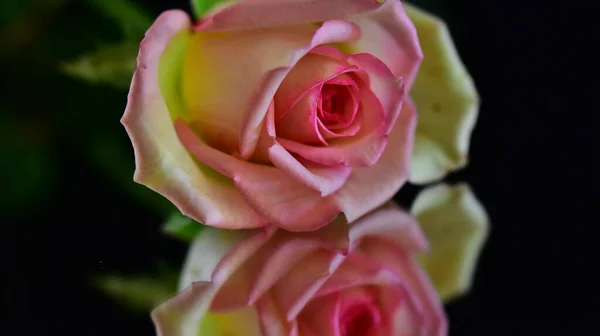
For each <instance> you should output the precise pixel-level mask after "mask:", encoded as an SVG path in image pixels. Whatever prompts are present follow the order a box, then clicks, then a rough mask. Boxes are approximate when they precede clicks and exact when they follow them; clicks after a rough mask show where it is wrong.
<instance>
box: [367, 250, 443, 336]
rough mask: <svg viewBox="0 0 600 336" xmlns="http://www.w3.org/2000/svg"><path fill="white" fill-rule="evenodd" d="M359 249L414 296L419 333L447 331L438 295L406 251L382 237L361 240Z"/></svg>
mask: <svg viewBox="0 0 600 336" xmlns="http://www.w3.org/2000/svg"><path fill="white" fill-rule="evenodd" d="M360 252H361V253H363V254H364V255H365V256H366V257H367V258H370V259H371V260H376V261H377V263H379V265H380V266H381V267H382V268H384V269H386V270H390V271H391V272H393V273H394V274H396V276H397V277H398V278H400V279H402V283H404V285H405V286H404V288H405V289H406V290H407V292H408V293H409V295H414V296H415V298H416V299H415V300H416V301H417V302H419V303H420V305H421V307H422V310H423V326H424V328H425V330H424V331H423V335H437V336H443V335H446V334H447V328H448V326H447V322H446V316H445V313H444V308H443V306H442V304H441V302H440V299H439V296H438V294H437V292H436V290H435V288H434V287H433V285H432V283H431V281H430V280H429V278H428V277H427V274H425V272H424V271H423V270H422V269H421V268H420V267H419V265H418V264H417V263H416V262H415V261H414V260H412V258H410V256H408V254H407V253H406V251H404V250H402V249H401V248H399V247H398V246H397V245H395V244H393V243H391V242H388V241H385V240H375V239H373V240H365V241H363V243H361V245H360Z"/></svg>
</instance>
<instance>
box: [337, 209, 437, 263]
mask: <svg viewBox="0 0 600 336" xmlns="http://www.w3.org/2000/svg"><path fill="white" fill-rule="evenodd" d="M348 236H349V238H350V245H351V247H355V246H357V245H358V244H360V242H361V241H362V240H363V239H364V238H369V237H371V238H378V239H384V240H388V241H392V242H394V243H395V244H397V245H398V246H401V247H402V248H403V249H405V250H406V251H408V252H425V251H427V249H428V243H427V239H426V238H425V235H424V234H423V232H422V231H421V228H420V227H419V223H417V220H416V219H415V218H414V217H413V216H411V215H410V214H409V213H408V212H405V211H402V210H401V209H400V207H398V205H396V204H394V203H393V202H388V203H387V204H385V205H384V206H382V207H380V208H379V209H377V210H375V211H373V212H371V213H369V214H367V215H366V216H364V217H362V218H360V219H359V220H358V221H356V222H355V223H354V224H351V227H350V232H349V235H348Z"/></svg>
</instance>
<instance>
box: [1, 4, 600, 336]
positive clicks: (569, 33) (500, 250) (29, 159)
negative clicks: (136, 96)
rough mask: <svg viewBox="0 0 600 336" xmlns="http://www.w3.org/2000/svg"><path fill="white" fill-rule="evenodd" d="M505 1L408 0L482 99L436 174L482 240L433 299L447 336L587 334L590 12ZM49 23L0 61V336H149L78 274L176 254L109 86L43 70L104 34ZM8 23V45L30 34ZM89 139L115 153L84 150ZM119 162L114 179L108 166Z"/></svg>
mask: <svg viewBox="0 0 600 336" xmlns="http://www.w3.org/2000/svg"><path fill="white" fill-rule="evenodd" d="M523 2H525V3H522V2H518V1H512V2H506V1H481V0H470V1H467V0H463V1H459V0H455V1H441V0H440V1H414V3H417V4H420V5H421V6H422V7H424V8H425V9H429V10H430V11H432V12H434V13H437V14H438V15H440V16H442V17H443V18H445V19H446V21H447V22H448V25H449V28H450V30H451V32H452V34H453V37H454V40H455V43H456V46H457V48H458V50H459V52H460V55H461V57H462V59H463V61H464V63H465V64H466V66H467V68H468V69H469V71H470V73H471V75H472V76H473V78H474V80H475V83H476V85H477V87H478V90H479V93H480V95H481V98H482V107H481V112H480V117H479V122H478V124H477V127H476V129H475V131H474V133H473V137H472V141H471V143H472V145H471V154H470V165H469V166H468V167H467V168H466V169H465V170H464V171H461V172H458V173H456V174H453V175H452V176H450V177H449V180H450V181H466V182H468V183H470V184H471V186H472V188H473V190H474V192H475V193H476V195H477V196H478V198H479V199H480V200H481V202H482V203H483V204H484V206H485V207H486V209H487V211H488V214H489V216H490V218H491V222H492V232H491V235H490V237H489V240H488V243H487V245H486V247H485V249H484V251H483V254H482V257H481V258H480V264H479V268H478V271H477V275H476V278H475V283H474V287H473V289H472V291H471V293H470V294H469V295H468V296H466V297H464V298H461V299H458V300H456V301H454V302H452V303H450V304H449V305H448V306H447V312H448V315H449V318H450V325H451V328H450V334H451V335H454V336H467V335H580V334H582V335H591V334H595V333H597V330H596V329H593V327H595V325H596V324H595V323H594V322H595V320H596V319H598V313H599V311H598V301H597V300H598V295H597V290H598V288H599V287H598V284H599V282H598V280H597V277H596V278H592V277H593V275H592V272H591V270H592V269H595V268H597V265H598V258H597V256H598V253H597V245H598V243H597V239H596V236H595V235H594V233H593V232H594V231H593V230H592V228H594V227H595V226H597V225H598V224H599V220H598V216H597V211H593V210H595V209H596V208H597V207H598V201H599V200H600V197H599V196H600V195H599V190H600V189H599V187H600V186H599V185H598V177H597V175H596V174H598V172H599V171H600V170H599V168H600V167H599V166H598V163H597V160H596V161H594V160H595V159H596V158H594V156H597V155H598V153H599V150H598V145H599V142H598V141H597V139H598V126H597V125H598V123H597V118H596V115H597V113H598V112H599V111H598V104H597V103H594V102H597V97H598V84H597V82H598V80H597V78H598V77H597V76H596V75H595V73H594V71H595V69H593V66H594V64H595V63H597V62H598V58H597V57H596V56H595V55H594V54H593V53H592V51H591V48H590V47H591V46H594V45H596V46H597V41H598V38H597V37H596V36H595V35H597V34H598V28H597V27H598V26H597V22H598V19H597V18H596V19H594V18H593V17H590V18H587V17H586V15H587V16H593V13H594V11H593V8H591V4H592V2H587V3H586V2H585V1H570V2H564V1H563V2H551V1H523ZM137 3H139V4H142V5H143V6H145V8H146V9H148V12H149V13H151V15H152V17H155V16H156V15H157V14H158V13H160V12H161V11H162V10H165V9H168V8H185V9H188V10H189V6H188V2H187V1H137ZM586 4H588V5H587V6H588V7H589V8H585V6H586ZM57 13H58V14H56V16H55V17H54V20H53V21H52V22H50V23H48V24H47V25H45V26H43V25H42V24H43V22H36V24H39V25H42V28H40V29H38V35H35V34H34V35H35V37H34V38H32V39H30V40H29V42H28V44H27V43H26V44H24V46H23V47H20V48H19V49H18V50H17V51H16V52H15V53H14V54H12V55H10V56H9V57H6V58H4V59H2V62H3V64H2V67H1V68H0V69H1V70H0V71H2V76H1V78H2V79H1V82H2V83H1V87H0V88H1V92H0V95H1V98H2V101H1V104H2V105H0V107H1V110H0V115H1V117H2V119H0V123H1V124H2V127H3V128H2V129H1V130H0V135H1V136H2V137H3V138H2V146H3V149H2V150H3V153H2V158H1V160H2V161H1V166H2V167H1V168H0V169H1V170H0V173H1V175H0V181H2V186H1V188H2V192H1V194H3V196H2V199H0V201H2V212H1V213H0V216H1V217H0V219H1V220H2V222H3V223H2V224H1V226H0V230H1V238H2V239H1V244H2V245H1V251H2V254H1V255H2V256H3V258H2V260H3V266H2V268H0V269H2V270H3V271H2V272H1V274H3V278H5V279H8V285H2V306H3V310H4V309H5V308H6V309H7V312H8V315H6V314H4V313H3V314H2V315H1V316H2V320H3V322H2V324H3V326H2V327H1V329H0V330H2V331H1V332H0V334H3V335H4V334H6V335H12V334H18V335H34V334H35V335H106V334H111V335H112V334H115V335H126V334H128V335H149V334H152V333H153V327H152V324H151V322H150V320H149V317H148V316H147V315H144V314H141V315H135V314H132V313H130V312H129V311H127V310H125V309H124V308H122V307H121V306H120V305H118V304H117V303H115V302H114V301H112V300H110V299H108V298H106V296H105V295H104V294H102V293H100V292H98V291H97V290H96V289H94V288H93V287H91V286H90V285H89V279H90V277H91V276H92V275H97V274H103V273H110V272H121V273H125V274H138V273H144V272H148V271H149V270H152V269H154V268H155V267H156V263H157V262H158V261H161V260H162V261H165V262H167V263H171V264H173V265H175V266H176V265H179V264H180V263H181V261H182V258H183V256H184V255H185V251H186V246H185V245H184V244H183V243H180V242H179V241H177V240H174V239H171V238H168V237H165V236H164V235H163V234H161V233H160V231H159V229H158V228H159V226H160V224H161V223H162V221H163V220H164V214H163V213H162V212H161V211H162V210H160V209H159V208H160V207H161V206H162V205H158V204H161V203H160V199H159V200H156V199H153V202H155V203H145V202H140V201H139V200H138V199H136V197H135V195H136V193H143V191H142V192H140V191H139V190H141V189H136V188H138V187H137V186H135V185H134V186H133V187H132V186H129V184H131V185H133V182H130V181H131V176H132V173H133V156H132V152H131V147H130V144H129V141H128V139H127V136H126V134H125V131H124V129H123V128H122V126H121V125H120V124H119V119H120V116H121V114H122V111H123V109H124V106H125V102H126V101H125V99H126V97H125V94H124V92H123V91H122V90H117V89H111V88H108V87H105V86H89V85H87V84H82V82H80V81H77V80H75V79H71V78H68V77H66V76H64V75H61V74H60V73H58V72H51V71H46V70H44V69H50V68H52V69H54V68H55V65H54V63H52V62H55V61H56V60H61V59H62V60H67V59H72V58H74V57H76V56H77V55H78V54H80V53H81V52H83V51H85V50H87V49H89V48H90V47H93V46H95V45H97V44H98V43H99V42H109V41H112V40H115V39H116V38H117V36H118V35H119V32H118V30H117V29H116V28H114V25H110V24H107V23H106V19H105V18H104V17H102V16H101V15H95V13H94V10H93V9H90V7H89V6H87V5H86V4H85V3H84V2H83V1H71V2H69V3H68V4H65V5H64V6H63V7H61V8H60V10H59V11H57ZM6 22H7V21H6ZM3 23H4V22H3ZM25 27H26V28H23V29H25V30H23V29H22V30H21V32H23V31H25V33H23V35H25V36H26V37H27V34H28V33H27V31H28V30H35V29H34V28H35V27H33V28H32V27H31V26H27V25H26V26H25ZM15 34H17V33H15ZM48 34H52V36H54V37H52V38H50V37H48V36H50V35H48ZM11 36H12V35H11ZM3 37H6V36H3ZM25 40H26V41H27V39H26V38H25ZM32 41H33V42H32ZM57 41H58V42H57ZM4 47H5V45H3V46H0V48H4ZM0 54H1V53H0ZM40 55H42V56H44V57H45V58H44V57H41V56H40ZM48 60H52V61H48ZM90 87H91V88H92V89H90ZM588 102H591V103H588ZM586 103H588V104H586ZM11 136H12V137H11ZM90 139H92V140H90ZM103 139H104V140H103ZM102 141H109V142H112V143H114V144H116V146H117V147H121V151H120V152H119V151H118V150H115V151H111V150H110V149H107V150H106V151H103V150H102V148H104V147H102V146H101V148H100V149H98V147H97V144H98V143H103V142H102ZM123 153H125V154H124V155H125V156H124V159H123V160H121V158H122V157H123ZM121 161H123V163H121V164H120V166H119V167H120V168H118V169H121V170H120V172H123V171H124V172H125V173H124V174H121V173H114V170H113V169H112V168H114V167H116V166H117V165H119V164H118V163H119V162H121ZM122 176H125V178H123V177H122ZM131 188H133V189H134V191H133V192H132V189H131ZM140 188H143V187H140ZM417 190H418V189H417V188H415V187H407V188H405V189H403V190H402V191H401V193H400V194H399V195H398V199H399V200H400V201H403V202H404V203H406V202H409V201H410V200H411V199H412V197H414V195H415V194H416V192H417ZM155 204H156V205H155ZM6 265H8V266H6ZM13 316H14V317H13ZM7 317H8V318H7ZM5 318H6V321H4V319H5ZM6 323H8V326H7V325H5V324H6ZM12 324H14V325H15V326H14V328H17V329H10V328H11V327H9V326H10V325H12ZM5 328H8V329H5ZM6 330H13V331H12V332H6Z"/></svg>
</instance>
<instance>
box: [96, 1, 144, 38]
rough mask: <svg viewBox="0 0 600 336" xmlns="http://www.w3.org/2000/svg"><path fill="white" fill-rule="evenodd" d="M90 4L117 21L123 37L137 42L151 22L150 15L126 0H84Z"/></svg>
mask: <svg viewBox="0 0 600 336" xmlns="http://www.w3.org/2000/svg"><path fill="white" fill-rule="evenodd" d="M86 1H87V2H88V3H89V4H90V5H91V6H93V7H94V8H96V9H97V10H98V11H100V12H102V13H103V14H105V15H106V16H107V17H109V18H111V19H112V20H113V21H114V22H115V23H117V24H118V25H119V26H120V27H121V29H122V30H123V33H124V34H125V37H127V38H128V39H131V40H135V41H136V42H139V39H141V38H142V37H143V36H144V33H145V32H146V30H148V28H150V25H151V24H152V16H151V15H150V14H148V12H146V10H144V9H143V8H140V7H139V6H136V5H134V4H133V3H131V2H130V1H127V0H86Z"/></svg>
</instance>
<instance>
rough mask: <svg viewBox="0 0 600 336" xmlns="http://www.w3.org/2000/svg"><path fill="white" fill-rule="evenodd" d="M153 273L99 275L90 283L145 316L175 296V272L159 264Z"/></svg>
mask: <svg viewBox="0 0 600 336" xmlns="http://www.w3.org/2000/svg"><path fill="white" fill-rule="evenodd" d="M159 266H161V267H159V269H158V270H157V271H156V272H155V274H152V275H150V274H146V275H136V276H132V275H120V274H113V275H103V276H98V277H96V278H94V279H93V280H92V282H93V284H94V285H95V286H96V288H98V289H99V290H100V291H102V292H103V293H105V294H106V295H108V296H109V297H110V298H112V299H113V300H114V301H115V302H117V303H119V304H121V305H123V306H124V307H126V308H128V309H129V310H131V311H132V312H135V313H140V314H148V313H149V312H150V311H151V310H152V308H154V307H156V306H157V305H159V304H161V303H163V302H165V301H166V300H168V299H169V298H171V297H172V296H173V295H174V294H175V293H177V283H178V280H179V270H176V269H172V268H169V267H167V266H164V265H159Z"/></svg>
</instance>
